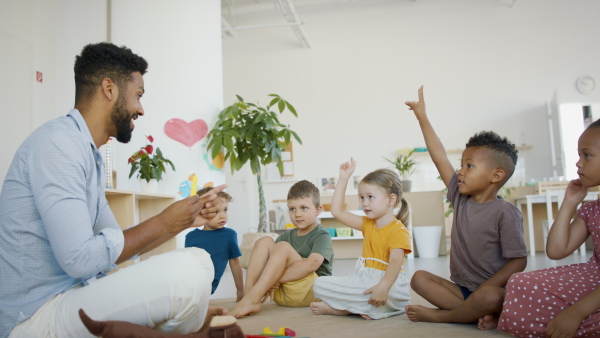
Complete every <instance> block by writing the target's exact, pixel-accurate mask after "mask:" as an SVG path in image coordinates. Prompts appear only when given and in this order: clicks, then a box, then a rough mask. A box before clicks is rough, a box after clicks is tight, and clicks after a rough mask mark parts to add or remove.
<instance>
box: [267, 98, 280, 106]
mask: <svg viewBox="0 0 600 338" xmlns="http://www.w3.org/2000/svg"><path fill="white" fill-rule="evenodd" d="M279 100H281V99H280V98H278V97H276V98H274V99H273V100H271V102H269V105H268V106H267V107H273V106H274V105H275V104H276V103H277V102H279Z"/></svg>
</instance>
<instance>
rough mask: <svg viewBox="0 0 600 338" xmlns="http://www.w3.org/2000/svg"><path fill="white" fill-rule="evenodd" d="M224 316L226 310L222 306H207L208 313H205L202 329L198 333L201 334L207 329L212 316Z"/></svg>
mask: <svg viewBox="0 0 600 338" xmlns="http://www.w3.org/2000/svg"><path fill="white" fill-rule="evenodd" d="M226 314H227V309H226V308H224V307H222V306H209V307H208V311H206V318H204V324H202V327H201V328H200V331H198V332H202V331H204V330H206V329H208V328H209V326H210V321H211V320H212V319H213V317H214V316H224V315H226Z"/></svg>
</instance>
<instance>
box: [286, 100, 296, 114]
mask: <svg viewBox="0 0 600 338" xmlns="http://www.w3.org/2000/svg"><path fill="white" fill-rule="evenodd" d="M285 106H286V107H287V109H288V110H289V111H290V112H291V113H292V114H294V116H296V117H298V113H296V108H294V106H292V105H291V104H290V103H289V102H287V101H285Z"/></svg>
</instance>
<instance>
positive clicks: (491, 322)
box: [477, 315, 498, 330]
mask: <svg viewBox="0 0 600 338" xmlns="http://www.w3.org/2000/svg"><path fill="white" fill-rule="evenodd" d="M497 327H498V317H496V316H494V315H485V316H483V317H481V318H479V322H478V323H477V328H478V329H480V330H493V329H495V328H497Z"/></svg>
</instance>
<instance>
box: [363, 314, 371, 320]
mask: <svg viewBox="0 0 600 338" xmlns="http://www.w3.org/2000/svg"><path fill="white" fill-rule="evenodd" d="M360 316H361V317H362V318H363V319H366V320H371V319H373V318H371V317H369V316H368V315H360Z"/></svg>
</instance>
